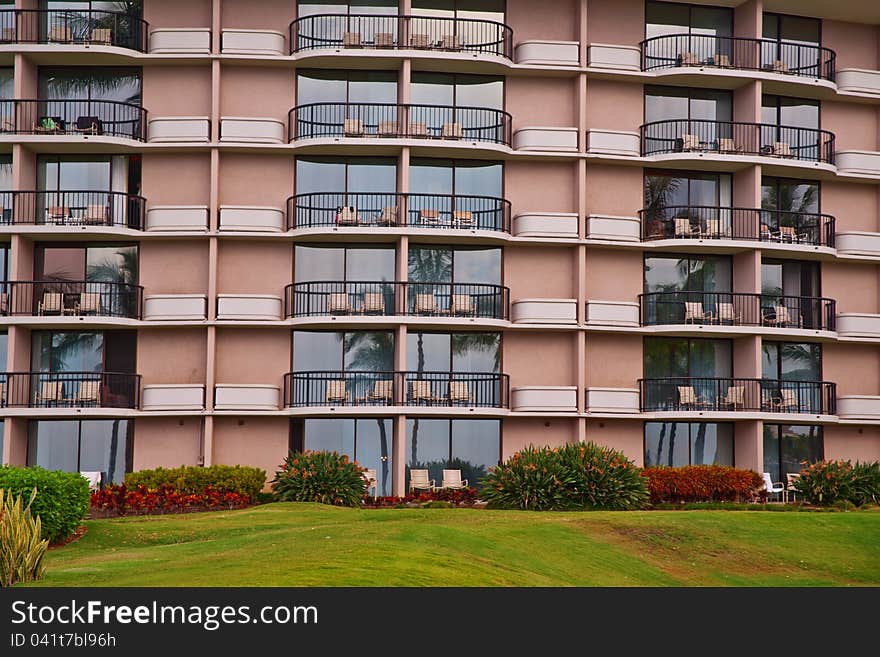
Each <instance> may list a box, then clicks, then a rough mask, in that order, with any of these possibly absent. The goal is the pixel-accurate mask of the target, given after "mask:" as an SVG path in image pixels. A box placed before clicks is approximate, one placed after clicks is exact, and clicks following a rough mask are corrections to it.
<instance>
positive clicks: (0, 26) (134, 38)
mask: <svg viewBox="0 0 880 657" xmlns="http://www.w3.org/2000/svg"><path fill="white" fill-rule="evenodd" d="M148 32H149V24H148V23H147V22H146V21H145V20H143V19H141V18H138V17H137V16H133V15H131V14H127V13H123V12H116V11H100V10H90V9H73V8H71V9H62V10H46V9H3V10H0V43H3V44H5V43H40V44H50V45H76V46H79V45H82V46H116V47H117V48H127V49H128V50H136V51H137V52H144V51H145V50H146V45H147V34H148Z"/></svg>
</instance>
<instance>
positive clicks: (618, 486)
mask: <svg viewBox="0 0 880 657" xmlns="http://www.w3.org/2000/svg"><path fill="white" fill-rule="evenodd" d="M480 496H481V497H482V499H484V500H485V501H486V502H487V503H488V505H489V506H490V507H493V508H502V509H527V510H532V511H556V510H564V509H638V508H641V507H642V506H644V505H645V503H646V502H647V500H648V491H647V488H646V485H645V480H644V479H643V478H642V476H641V475H640V474H639V469H638V468H637V467H636V465H635V464H634V463H633V462H632V461H630V460H629V459H628V458H626V456H624V454H623V453H622V452H619V451H617V450H614V449H611V448H609V447H603V446H601V445H596V444H595V443H585V444H581V443H572V444H568V445H565V446H563V447H558V448H555V449H551V448H549V447H531V446H530V447H527V448H526V449H524V450H522V451H520V452H517V453H516V454H514V455H513V456H511V457H510V459H508V460H507V462H506V463H503V464H501V465H499V466H498V467H496V468H495V470H494V471H493V472H492V473H490V474H489V475H488V476H487V477H486V479H484V480H483V488H482V492H481V495H480Z"/></svg>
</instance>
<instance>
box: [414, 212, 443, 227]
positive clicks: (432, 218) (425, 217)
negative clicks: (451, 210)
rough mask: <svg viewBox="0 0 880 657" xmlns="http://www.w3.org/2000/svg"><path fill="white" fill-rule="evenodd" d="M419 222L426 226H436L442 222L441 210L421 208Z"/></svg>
mask: <svg viewBox="0 0 880 657" xmlns="http://www.w3.org/2000/svg"><path fill="white" fill-rule="evenodd" d="M419 223H421V224H422V225H424V226H436V225H438V224H439V223H440V210H433V209H422V210H419Z"/></svg>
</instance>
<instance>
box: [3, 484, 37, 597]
mask: <svg viewBox="0 0 880 657" xmlns="http://www.w3.org/2000/svg"><path fill="white" fill-rule="evenodd" d="M36 497H37V489H36V488H34V489H33V490H32V491H31V493H30V495H29V496H28V497H27V500H28V502H27V504H24V499H25V496H24V495H17V496H16V495H13V494H12V491H11V490H8V491H5V492H4V491H3V489H0V588H2V587H4V586H12V585H13V584H17V583H19V582H32V581H34V580H37V579H42V577H43V571H44V570H45V568H46V567H45V565H44V564H43V558H44V557H45V556H46V550H47V549H48V547H49V541H47V540H45V539H44V538H43V537H42V526H41V523H40V518H39V517H37V518H34V516H33V514H32V513H31V504H33V502H34V499H35V498H36Z"/></svg>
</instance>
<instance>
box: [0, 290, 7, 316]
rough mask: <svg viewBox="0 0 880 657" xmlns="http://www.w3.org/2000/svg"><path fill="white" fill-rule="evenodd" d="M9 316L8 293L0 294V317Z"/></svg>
mask: <svg viewBox="0 0 880 657" xmlns="http://www.w3.org/2000/svg"><path fill="white" fill-rule="evenodd" d="M8 314H9V293H8V292H0V315H8Z"/></svg>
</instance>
